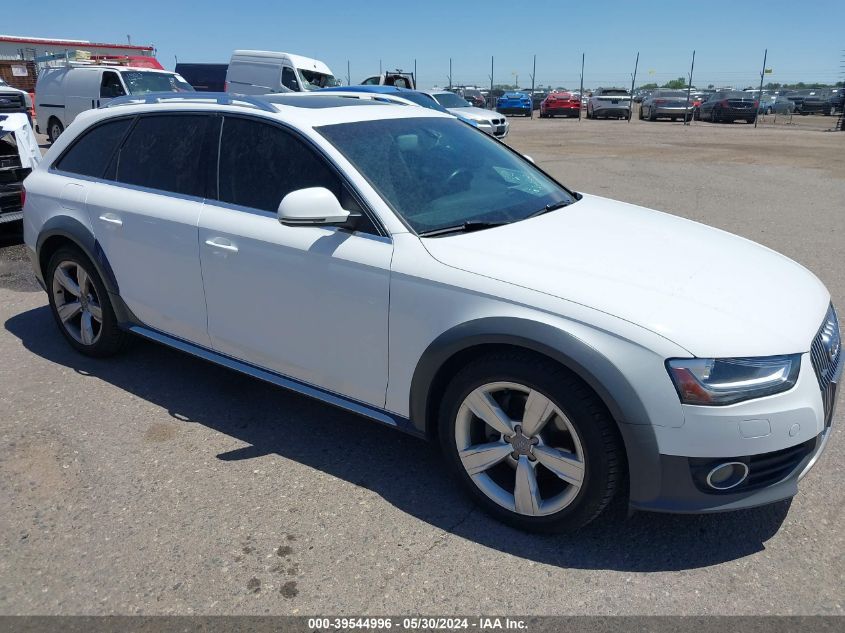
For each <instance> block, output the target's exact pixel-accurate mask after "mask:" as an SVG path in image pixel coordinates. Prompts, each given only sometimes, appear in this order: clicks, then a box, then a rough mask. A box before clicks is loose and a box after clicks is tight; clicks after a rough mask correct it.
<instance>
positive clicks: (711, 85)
mask: <svg viewBox="0 0 845 633" xmlns="http://www.w3.org/2000/svg"><path fill="white" fill-rule="evenodd" d="M715 87H716V86H714V85H713V84H707V89H708V90H713V89H714V88H715Z"/></svg>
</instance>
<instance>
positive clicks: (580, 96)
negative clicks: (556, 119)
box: [578, 53, 584, 123]
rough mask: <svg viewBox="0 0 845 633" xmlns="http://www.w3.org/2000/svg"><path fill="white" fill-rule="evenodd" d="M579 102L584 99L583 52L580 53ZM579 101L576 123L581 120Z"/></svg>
mask: <svg viewBox="0 0 845 633" xmlns="http://www.w3.org/2000/svg"><path fill="white" fill-rule="evenodd" d="M578 97H579V98H580V99H581V103H583V101H584V53H581V92H580V94H579V95H578ZM581 103H579V104H578V123H580V122H581Z"/></svg>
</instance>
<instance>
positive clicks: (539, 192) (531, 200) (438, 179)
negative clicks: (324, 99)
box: [316, 118, 575, 233]
mask: <svg viewBox="0 0 845 633" xmlns="http://www.w3.org/2000/svg"><path fill="white" fill-rule="evenodd" d="M316 129H317V131H318V132H319V133H320V134H322V135H323V136H324V137H325V138H326V139H327V140H328V141H329V142H330V143H331V144H332V145H334V146H335V147H336V148H337V149H338V150H339V151H340V152H341V153H342V154H343V155H344V156H345V157H346V158H347V159H348V160H349V161H350V162H351V163H352V164H353V165H354V166H355V167H356V168H357V169H358V171H359V172H361V174H362V175H363V176H364V177H365V178H366V179H367V180H368V181H369V182H370V184H371V185H372V186H373V188H375V189H376V190H377V191H378V192H379V194H380V195H381V196H382V197H383V198H384V199H385V200H386V201H387V202H388V204H389V205H390V206H391V207H392V208H393V209H394V210H395V211H396V213H398V214H399V215H400V216H401V217H402V218H404V219H405V221H406V222H407V223H408V224H409V225H410V226H411V228H413V229H414V231H416V232H417V233H422V232H427V231H435V230H437V229H443V228H447V227H452V226H460V225H462V224H464V223H471V222H484V223H487V222H490V223H496V224H498V223H508V222H516V221H518V220H523V219H525V218H527V217H528V216H530V215H533V214H535V213H538V212H541V211H543V210H545V207H546V206H547V205H549V206H550V205H556V204H558V203H561V204H569V203H572V202H574V200H575V199H574V198H573V196H572V195H571V194H570V193H569V192H567V191H566V190H565V189H563V188H562V187H561V186H560V185H558V184H557V183H555V182H554V181H552V180H551V179H550V178H548V177H547V176H545V175H544V174H543V173H542V172H541V171H539V170H538V169H537V168H536V167H534V166H533V165H532V164H531V163H529V162H528V161H526V160H524V159H523V158H521V157H520V156H519V155H517V154H515V153H514V152H513V151H511V150H510V149H508V147H507V146H505V145H503V144H501V143H500V142H499V141H496V140H495V139H493V138H491V137H490V136H489V135H487V134H485V133H483V132H478V131H476V130H474V129H471V128H470V127H469V126H467V125H464V124H462V123H460V122H458V121H456V120H454V119H446V118H411V119H405V118H402V119H386V120H378V121H361V122H357V123H341V124H337V125H325V126H322V127H319V128H316Z"/></svg>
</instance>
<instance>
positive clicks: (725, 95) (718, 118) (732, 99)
mask: <svg viewBox="0 0 845 633" xmlns="http://www.w3.org/2000/svg"><path fill="white" fill-rule="evenodd" d="M757 105H758V102H757V99H755V98H754V96H753V95H751V94H749V93H747V92H739V91H727V90H725V91H721V92H714V93H713V94H712V95H710V96H709V97H708V98H707V100H706V101H702V102H701V105H700V106H699V107H698V113H697V118H699V119H701V120H702V121H712V122H713V123H719V122H725V123H733V122H734V121H737V120H740V119H741V120H744V121H747V122H748V123H754V119H755V117H756V116H757ZM694 115H695V113H694Z"/></svg>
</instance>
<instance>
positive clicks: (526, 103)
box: [496, 92, 532, 116]
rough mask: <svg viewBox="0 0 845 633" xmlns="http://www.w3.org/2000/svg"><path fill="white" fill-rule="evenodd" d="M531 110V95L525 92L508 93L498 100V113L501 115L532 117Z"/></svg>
mask: <svg viewBox="0 0 845 633" xmlns="http://www.w3.org/2000/svg"><path fill="white" fill-rule="evenodd" d="M531 109H532V103H531V95H529V94H527V93H525V92H506V93H505V94H503V95H502V96H501V97H499V98H498V99H497V100H496V112H499V113H501V114H521V115H523V116H530V115H531Z"/></svg>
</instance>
